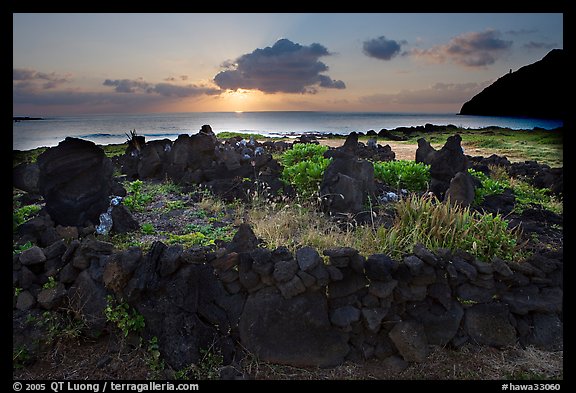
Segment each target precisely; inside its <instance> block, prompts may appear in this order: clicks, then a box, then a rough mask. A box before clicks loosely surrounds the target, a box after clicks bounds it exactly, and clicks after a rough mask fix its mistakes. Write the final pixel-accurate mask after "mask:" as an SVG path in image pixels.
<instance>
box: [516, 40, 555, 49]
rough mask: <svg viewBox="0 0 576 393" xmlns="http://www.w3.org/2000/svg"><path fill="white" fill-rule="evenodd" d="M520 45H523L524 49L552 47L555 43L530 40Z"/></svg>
mask: <svg viewBox="0 0 576 393" xmlns="http://www.w3.org/2000/svg"><path fill="white" fill-rule="evenodd" d="M522 47H524V48H526V49H552V48H555V47H556V44H550V43H547V42H535V41H530V42H528V43H526V44H524V45H522Z"/></svg>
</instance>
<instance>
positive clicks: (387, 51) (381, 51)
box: [362, 36, 402, 60]
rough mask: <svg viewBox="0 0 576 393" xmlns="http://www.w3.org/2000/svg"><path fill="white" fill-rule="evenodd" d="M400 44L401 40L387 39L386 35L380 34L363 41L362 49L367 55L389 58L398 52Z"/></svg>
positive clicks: (382, 58) (381, 58)
mask: <svg viewBox="0 0 576 393" xmlns="http://www.w3.org/2000/svg"><path fill="white" fill-rule="evenodd" d="M401 44H402V43H401V42H398V41H394V40H388V39H386V37H384V36H381V37H378V38H373V39H371V40H367V41H364V43H363V44H362V51H363V52H364V54H365V55H366V56H369V57H374V58H376V59H380V60H391V59H392V58H393V57H394V56H396V55H398V54H399V53H400V47H401Z"/></svg>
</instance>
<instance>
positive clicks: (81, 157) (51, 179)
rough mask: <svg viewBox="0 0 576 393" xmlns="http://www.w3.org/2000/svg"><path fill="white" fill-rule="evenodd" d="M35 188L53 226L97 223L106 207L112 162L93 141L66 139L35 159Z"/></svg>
mask: <svg viewBox="0 0 576 393" xmlns="http://www.w3.org/2000/svg"><path fill="white" fill-rule="evenodd" d="M37 162H38V167H39V180H38V188H39V190H40V193H41V194H42V196H43V197H44V200H45V201H46V210H47V211H48V213H49V214H50V217H51V218H52V219H53V220H54V222H55V223H56V224H61V225H64V226H66V225H72V226H84V225H86V222H87V221H90V222H91V223H92V224H97V223H98V221H99V217H100V214H101V213H103V212H105V211H106V209H107V208H108V205H109V200H108V197H109V195H110V194H111V188H112V171H113V167H112V162H111V161H110V159H108V158H107V157H106V155H105V154H104V150H102V149H101V148H100V147H98V146H96V144H94V143H93V142H89V141H85V140H82V139H77V138H70V137H68V138H66V139H65V140H64V141H62V142H60V143H59V144H58V146H56V147H52V148H49V149H48V150H46V151H45V152H44V153H42V154H41V155H40V156H39V157H38V161H37Z"/></svg>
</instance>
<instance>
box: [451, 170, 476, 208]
mask: <svg viewBox="0 0 576 393" xmlns="http://www.w3.org/2000/svg"><path fill="white" fill-rule="evenodd" d="M474 196H475V191H474V180H473V177H472V175H470V174H469V173H468V172H464V171H462V172H458V173H457V174H456V175H455V176H454V177H453V178H452V180H450V185H449V186H448V190H446V194H445V195H444V201H445V202H447V201H450V204H451V205H459V206H462V207H468V206H470V205H471V204H472V202H474Z"/></svg>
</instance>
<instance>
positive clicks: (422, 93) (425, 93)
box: [359, 81, 491, 105]
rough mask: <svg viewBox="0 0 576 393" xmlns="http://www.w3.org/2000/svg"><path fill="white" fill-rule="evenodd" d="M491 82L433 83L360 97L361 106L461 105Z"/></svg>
mask: <svg viewBox="0 0 576 393" xmlns="http://www.w3.org/2000/svg"><path fill="white" fill-rule="evenodd" d="M490 83H491V82H490V81H486V82H482V83H435V84H433V85H432V86H430V87H428V88H425V89H419V90H402V91H400V92H398V93H393V94H374V95H369V96H364V97H360V98H359V101H360V102H361V103H362V104H378V105H392V104H394V105H395V104H411V105H427V104H462V103H464V102H466V101H468V100H469V99H470V98H472V97H473V96H474V95H476V94H477V93H479V92H480V91H482V89H484V88H485V87H486V86H488V85H489V84H490Z"/></svg>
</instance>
